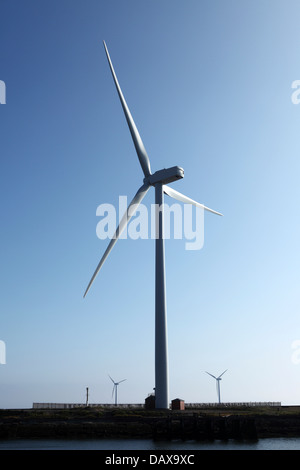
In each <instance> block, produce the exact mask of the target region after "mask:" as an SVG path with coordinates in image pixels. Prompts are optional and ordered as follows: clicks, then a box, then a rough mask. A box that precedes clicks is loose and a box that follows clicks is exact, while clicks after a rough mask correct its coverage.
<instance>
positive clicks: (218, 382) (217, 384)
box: [206, 369, 228, 403]
mask: <svg viewBox="0 0 300 470" xmlns="http://www.w3.org/2000/svg"><path fill="white" fill-rule="evenodd" d="M227 370H228V369H226V370H224V372H222V374H221V375H219V377H215V376H214V375H212V374H210V373H209V372H206V373H207V374H208V375H210V376H211V377H213V378H214V379H216V386H217V394H218V400H219V403H221V392H220V381H221V380H222V379H221V377H222V375H223V374H225V372H226V371H227Z"/></svg>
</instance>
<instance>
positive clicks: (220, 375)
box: [218, 369, 228, 378]
mask: <svg viewBox="0 0 300 470" xmlns="http://www.w3.org/2000/svg"><path fill="white" fill-rule="evenodd" d="M227 370H228V369H226V370H224V372H222V374H221V375H219V377H218V378H220V377H222V375H223V374H225V372H226V371H227Z"/></svg>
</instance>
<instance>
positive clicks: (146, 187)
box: [83, 183, 150, 297]
mask: <svg viewBox="0 0 300 470" xmlns="http://www.w3.org/2000/svg"><path fill="white" fill-rule="evenodd" d="M149 188H150V185H149V184H146V183H145V184H143V186H141V187H140V189H139V190H138V191H137V193H136V195H135V196H134V198H133V199H132V201H131V203H130V204H129V206H128V208H127V211H126V212H125V214H124V215H123V217H122V219H121V222H120V224H119V226H118V228H117V230H116V231H115V233H114V236H113V238H112V239H111V241H110V243H109V245H108V247H107V248H106V250H105V253H104V255H103V256H102V258H101V260H100V262H99V264H98V266H97V268H96V270H95V272H94V274H93V276H92V279H91V280H90V282H89V285H88V286H87V288H86V291H85V293H84V296H83V297H85V296H86V294H87V293H88V291H89V289H90V287H91V285H92V283H93V282H94V280H95V278H96V276H97V274H98V272H99V271H100V269H101V268H102V266H103V263H104V261H105V260H106V258H107V257H108V255H109V253H110V252H111V250H112V249H113V247H114V245H115V243H116V242H117V240H118V239H119V237H120V235H121V233H122V232H123V230H124V229H125V227H126V225H127V224H128V222H129V220H130V219H131V217H132V216H133V215H134V213H135V211H136V210H137V208H138V206H139V205H140V203H141V202H142V200H143V198H144V197H145V196H146V194H147V191H148V190H149Z"/></svg>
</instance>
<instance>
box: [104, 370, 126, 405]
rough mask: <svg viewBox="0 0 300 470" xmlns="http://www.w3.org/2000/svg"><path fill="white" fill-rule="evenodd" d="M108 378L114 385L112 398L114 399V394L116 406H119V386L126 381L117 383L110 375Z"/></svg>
mask: <svg viewBox="0 0 300 470" xmlns="http://www.w3.org/2000/svg"><path fill="white" fill-rule="evenodd" d="M108 377H109V378H110V380H111V381H112V383H113V384H114V386H113V389H112V395H111V396H112V397H113V396H114V394H115V405H117V404H118V385H119V384H120V383H122V382H125V380H126V379H123V380H120V382H115V381H114V380H113V379H112V378H111V376H110V375H109V376H108Z"/></svg>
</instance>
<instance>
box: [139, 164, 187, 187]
mask: <svg viewBox="0 0 300 470" xmlns="http://www.w3.org/2000/svg"><path fill="white" fill-rule="evenodd" d="M183 177H184V170H183V168H180V166H172V167H171V168H164V169H163V170H159V171H156V172H155V173H154V174H153V175H150V176H148V177H147V178H145V179H144V182H145V183H146V182H148V183H149V184H151V185H152V186H155V184H156V183H162V184H169V183H172V182H173V181H177V180H180V179H181V178H183Z"/></svg>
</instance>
